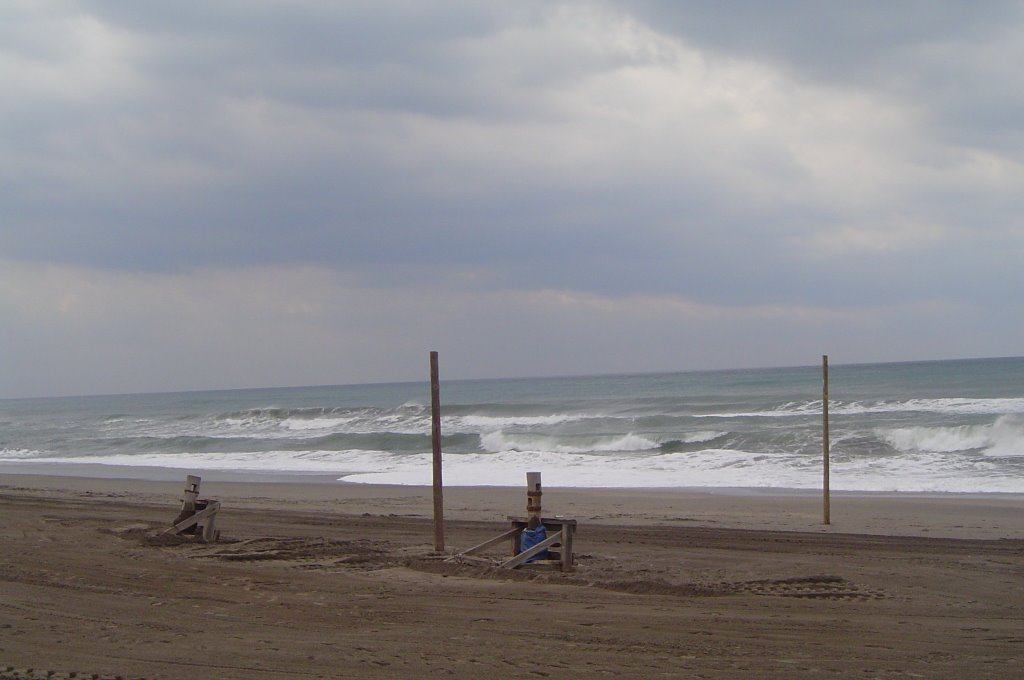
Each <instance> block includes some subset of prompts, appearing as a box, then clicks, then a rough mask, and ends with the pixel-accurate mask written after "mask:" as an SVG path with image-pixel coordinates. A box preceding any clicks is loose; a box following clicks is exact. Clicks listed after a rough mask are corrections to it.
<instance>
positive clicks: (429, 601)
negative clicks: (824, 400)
mask: <svg viewBox="0 0 1024 680" xmlns="http://www.w3.org/2000/svg"><path fill="white" fill-rule="evenodd" d="M183 481H184V480H183V479H182V480H180V481H163V482H147V481H140V480H112V479H88V478H72V477H45V476H35V475H10V474H7V475H0V518H2V522H0V536H2V541H3V542H2V546H3V549H2V551H0V678H4V679H6V678H45V677H47V676H48V673H49V675H50V676H51V677H71V676H72V674H77V675H75V677H85V678H89V677H93V676H95V677H100V678H114V677H116V676H122V677H125V678H150V679H152V678H292V677H294V678H317V677H320V678H343V677H353V678H418V677H455V678H481V677H486V678H506V677H507V678H522V677H572V678H577V677H578V678H592V677H605V676H607V677H628V678H654V677H680V678H768V677H772V678H775V677H778V678H830V677H838V678H906V677H925V678H1000V679H1002V678H1021V677H1024V610H1022V605H1024V512H1022V509H1024V499H1022V498H1021V497H1019V496H952V495H945V496H932V497H929V496H863V495H837V496H834V497H833V499H832V522H833V523H832V525H831V526H828V527H825V526H823V525H822V524H821V499H820V498H819V497H817V496H816V495H814V494H800V493H789V494H779V493H774V494H768V493H749V492H748V493H743V492H738V491H736V492H719V493H708V492H697V491H658V490H644V491H639V490H638V491H615V490H600V491H598V490H586V491H584V490H569V489H551V488H547V489H545V493H544V507H545V514H548V515H555V514H559V515H566V516H573V517H576V518H577V519H578V520H579V522H580V528H579V533H578V535H577V544H576V549H577V569H576V571H575V572H573V573H570V574H562V573H559V572H553V571H546V570H536V569H532V570H517V571H514V572H508V571H499V570H496V569H493V568H488V567H486V566H475V565H473V566H471V565H460V564H457V563H452V562H445V561H443V560H442V559H440V558H439V557H438V556H433V555H431V550H432V542H433V530H432V526H431V522H430V512H431V507H432V506H431V499H430V489H429V488H418V487H381V486H360V485H348V484H338V483H325V481H326V480H323V479H319V478H305V479H302V480H292V481H290V482H288V483H251V482H246V483H239V482H226V481H210V479H204V482H203V489H202V492H203V493H202V494H201V495H203V496H207V497H211V498H213V497H215V498H218V499H220V500H221V502H222V503H223V511H222V513H221V515H220V520H219V526H220V528H221V530H222V537H221V541H219V542H217V543H215V544H208V545H204V544H198V543H194V542H190V541H185V540H179V539H167V538H161V537H160V536H159V535H158V534H159V532H160V531H161V530H162V529H163V528H165V527H166V526H167V525H169V523H170V521H171V520H172V519H173V518H174V516H175V515H176V514H177V510H178V506H179V500H178V499H179V498H180V497H181V491H182V488H183V486H184V484H183ZM524 507H525V494H524V493H523V490H522V489H518V488H483V489H480V488H477V489H458V488H451V489H446V492H445V512H446V520H447V521H446V531H447V533H446V539H447V540H446V543H447V545H448V547H449V549H457V548H466V547H469V546H471V545H475V544H477V543H480V542H482V541H484V540H485V539H487V538H489V537H491V536H494V535H496V534H498V533H500V532H501V531H503V530H504V529H505V525H506V521H505V518H506V516H507V515H510V514H522V512H523V509H524ZM502 549H504V547H502V548H499V549H498V550H497V551H496V552H495V553H493V555H494V558H495V560H497V559H498V558H500V557H501V556H502V553H501V550H502Z"/></svg>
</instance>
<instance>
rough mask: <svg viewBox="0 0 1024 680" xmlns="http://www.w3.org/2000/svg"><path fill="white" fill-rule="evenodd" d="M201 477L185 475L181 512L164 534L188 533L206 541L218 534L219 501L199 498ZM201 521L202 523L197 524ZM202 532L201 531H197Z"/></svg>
mask: <svg viewBox="0 0 1024 680" xmlns="http://www.w3.org/2000/svg"><path fill="white" fill-rule="evenodd" d="M201 482H202V479H201V478H200V477H198V476H196V475H187V476H186V477H185V493H184V496H185V497H184V498H182V499H181V512H179V513H178V516H177V517H176V518H175V520H174V521H173V522H172V523H171V527H170V528H169V529H166V530H165V531H164V532H163V533H165V534H170V533H173V534H188V535H190V536H195V535H197V534H198V536H199V539H200V540H202V541H205V542H207V543H210V542H213V541H216V540H217V538H218V537H219V536H220V531H218V530H217V512H218V511H219V510H220V501H216V500H211V499H201V498H199V485H200V483H201ZM199 522H202V524H199ZM199 532H202V533H199Z"/></svg>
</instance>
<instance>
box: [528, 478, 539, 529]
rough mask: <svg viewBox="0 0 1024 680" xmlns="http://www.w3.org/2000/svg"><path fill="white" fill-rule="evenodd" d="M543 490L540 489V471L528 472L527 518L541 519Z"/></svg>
mask: <svg viewBox="0 0 1024 680" xmlns="http://www.w3.org/2000/svg"><path fill="white" fill-rule="evenodd" d="M541 494H542V492H541V490H540V473H539V472H527V473H526V519H527V520H529V519H530V518H531V517H536V518H537V519H540V512H541V509H540V508H541Z"/></svg>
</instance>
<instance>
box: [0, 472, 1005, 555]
mask: <svg viewBox="0 0 1024 680" xmlns="http://www.w3.org/2000/svg"><path fill="white" fill-rule="evenodd" d="M106 472H107V473H108V474H107V475H103V476H98V475H94V476H82V475H68V474H66V473H64V474H42V473H39V472H37V471H28V470H22V471H17V472H16V471H10V470H8V469H5V468H3V467H0V493H3V492H4V491H6V490H17V491H18V492H19V493H26V492H27V493H31V494H34V495H37V496H43V497H53V498H59V497H66V496H68V495H72V496H77V497H79V498H93V497H97V496H100V497H106V498H119V499H124V500H126V501H129V502H138V503H143V504H147V505H167V506H168V507H172V506H173V505H174V504H175V503H177V499H178V498H179V497H180V495H181V492H182V490H183V485H184V478H185V474H186V473H185V472H184V471H182V470H170V469H168V470H164V473H165V474H163V475H161V476H160V477H161V478H159V479H139V478H137V477H118V476H111V475H110V474H109V473H110V472H114V471H113V470H109V469H108V470H106ZM198 473H199V476H200V477H201V478H202V480H203V481H202V487H201V496H203V497H209V498H217V499H218V500H221V502H222V503H224V505H225V512H230V510H231V509H232V508H233V507H237V508H254V507H267V508H273V509H275V510H283V509H300V510H308V511H312V512H321V513H324V514H342V515H367V514H369V515H380V516H403V517H410V518H419V519H422V520H427V521H430V520H432V518H433V495H432V488H431V487H430V486H407V485H378V484H357V483H351V482H344V481H338V480H337V479H336V478H335V477H333V476H332V475H288V476H281V475H272V476H270V475H242V476H237V475H233V474H228V475H217V474H215V473H212V472H211V471H208V470H206V471H198ZM239 477H241V478H239ZM443 494H444V518H445V520H457V521H480V522H500V523H504V522H505V521H507V518H508V517H509V516H519V515H522V514H523V513H524V512H525V507H526V495H525V486H465V487H462V486H452V487H445V488H444V490H443ZM543 508H544V512H545V515H548V516H564V517H575V518H576V519H577V520H578V521H580V523H581V525H584V526H585V525H586V524H590V523H593V524H604V525H623V526H648V525H656V526H687V527H699V526H705V527H713V528H730V529H752V530H762V531H790V532H811V533H848V534H873V535H888V536H930V537H946V538H965V539H979V538H984V539H1003V538H1010V539H1016V538H1021V537H1024V494H973V493H972V494H954V493H941V494H939V493H877V492H850V491H845V492H833V493H832V494H831V523H830V524H829V525H825V524H824V523H823V512H822V497H821V492H820V491H809V490H801V489H743V488H574V487H544V495H543Z"/></svg>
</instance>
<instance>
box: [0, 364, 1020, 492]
mask: <svg viewBox="0 0 1024 680" xmlns="http://www.w3.org/2000/svg"><path fill="white" fill-rule="evenodd" d="M830 396H831V399H830V408H829V410H830V413H831V421H830V424H831V450H832V458H831V468H832V481H831V487H832V488H833V489H835V490H860V491H929V492H1010V493H1024V358H1013V359H979V360H964V361H938V362H918V363H899V364H870V365H833V366H832V367H831V370H830ZM441 400H442V404H443V407H442V411H443V419H442V432H443V444H442V446H443V450H444V480H445V484H446V485H502V486H517V485H520V484H522V483H523V481H524V479H525V477H524V473H525V472H526V471H527V470H539V471H541V472H543V475H544V477H543V480H544V484H545V486H576V487H752V488H797V489H800V488H808V489H813V488H820V485H821V467H822V463H821V459H822V440H821V437H822V427H821V425H822V422H821V421H822V419H821V407H822V403H821V368H820V366H811V367H802V368H773V369H757V370H732V371H709V372H691V373H672V374H659V375H620V376H592V377H571V378H533V379H507V380H475V381H452V382H445V381H443V380H442V383H441ZM19 463H20V464H23V463H34V464H37V465H39V464H43V465H46V466H50V465H52V466H53V468H54V469H53V471H54V472H55V473H68V474H73V473H74V470H73V468H72V467H70V466H69V464H74V463H90V464H101V465H117V466H139V468H140V476H145V472H144V470H143V468H153V467H156V468H171V469H179V470H181V471H183V472H184V471H195V472H199V473H201V472H202V471H203V470H223V471H246V472H254V471H258V472H264V473H295V472H316V473H326V474H332V475H337V476H338V477H339V478H344V479H345V480H348V481H352V482H365V483H383V484H423V485H429V484H430V483H431V445H430V390H429V385H427V384H426V383H403V384H384V385H355V386H338V387H303V388H288V389H254V390H231V391H216V392H190V393H175V394H145V395H131V396H99V397H74V398H54V399H25V400H0V472H2V471H4V468H5V467H7V469H9V470H13V469H15V468H17V467H20V466H18V465H16V464H19Z"/></svg>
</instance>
